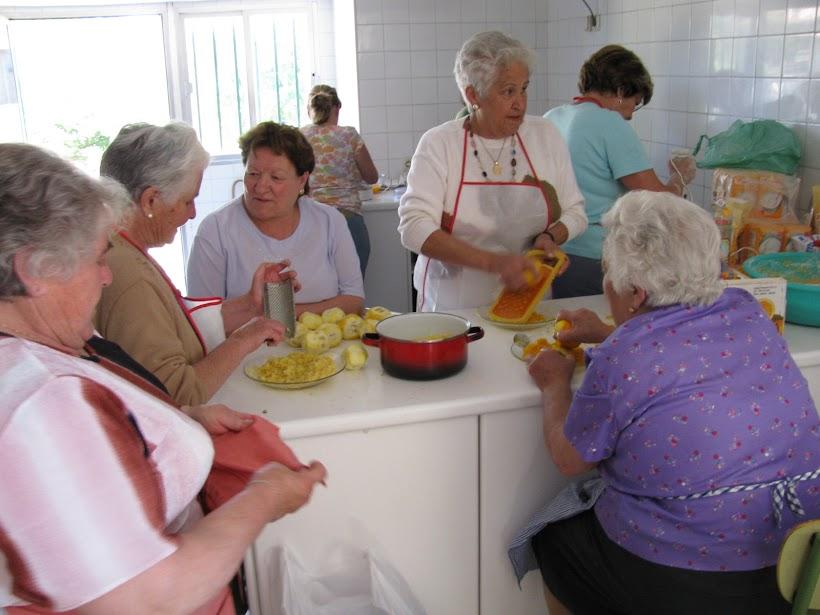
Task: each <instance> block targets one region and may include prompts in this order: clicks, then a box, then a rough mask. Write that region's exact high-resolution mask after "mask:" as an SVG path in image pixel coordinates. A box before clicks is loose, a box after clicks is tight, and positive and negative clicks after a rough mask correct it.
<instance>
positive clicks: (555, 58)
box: [547, 0, 820, 207]
mask: <svg viewBox="0 0 820 615" xmlns="http://www.w3.org/2000/svg"><path fill="white" fill-rule="evenodd" d="M589 4H590V6H591V7H592V8H593V10H595V12H596V13H600V14H601V16H602V19H601V23H602V28H601V31H600V32H595V33H588V32H585V31H584V24H585V14H586V12H587V11H586V9H585V7H584V6H583V3H582V2H580V0H579V1H578V2H574V1H564V0H548V8H549V10H548V15H547V18H548V22H547V58H548V67H547V74H548V79H547V91H548V94H549V96H548V105H549V106H550V107H551V106H554V105H557V104H561V103H565V102H567V101H568V100H569V99H570V98H571V97H572V96H573V95H575V94H576V93H577V90H576V85H575V82H576V79H577V74H578V69H579V68H580V66H581V64H582V63H583V61H584V59H585V58H586V57H588V56H589V54H591V53H592V52H593V51H595V50H596V49H597V48H599V47H600V46H601V45H604V44H607V43H620V44H623V45H625V46H627V47H629V48H630V49H632V50H633V51H635V53H637V54H638V55H639V56H640V57H641V58H642V59H643V61H644V63H645V64H646V66H647V68H648V69H649V72H650V74H651V75H652V78H653V81H654V82H655V95H654V97H653V99H652V102H651V103H650V105H649V106H648V107H647V108H646V109H642V110H640V111H639V112H638V113H636V114H635V119H634V120H633V122H634V124H635V129H636V130H637V132H638V134H639V135H640V137H641V139H642V140H643V142H644V144H645V146H646V149H647V152H649V153H650V155H651V160H652V162H653V164H654V166H655V168H656V170H657V172H658V173H659V174H660V175H661V176H662V177H666V175H667V171H666V160H667V158H668V154H669V151H670V150H671V149H673V148H675V147H680V146H685V147H690V148H691V147H694V146H695V144H696V143H697V140H698V137H699V136H700V135H701V134H704V133H705V134H708V135H714V134H715V133H717V132H720V131H721V130H724V129H725V128H727V127H728V126H729V125H730V124H731V123H732V122H733V121H734V120H735V119H743V120H749V119H752V118H768V119H776V120H779V121H781V122H783V123H784V124H787V125H789V126H791V127H792V128H793V129H794V130H795V132H796V133H797V135H798V138H799V139H800V141H801V143H802V144H803V164H802V168H801V169H799V170H798V173H799V174H800V175H802V177H803V188H802V190H801V197H800V200H801V205H802V206H803V207H808V204H809V199H810V186H811V185H812V184H816V183H820V142H819V141H818V137H820V34H819V33H818V27H817V20H818V15H817V4H818V3H817V1H816V0H708V1H702V0H688V1H687V0H591V1H590V2H589ZM709 182H711V174H710V173H708V172H704V171H702V172H699V174H698V178H697V179H696V184H697V185H696V186H695V187H694V189H693V190H692V192H693V198H694V200H696V201H698V202H700V203H706V202H707V200H708V190H706V189H705V186H706V185H708V184H709Z"/></svg>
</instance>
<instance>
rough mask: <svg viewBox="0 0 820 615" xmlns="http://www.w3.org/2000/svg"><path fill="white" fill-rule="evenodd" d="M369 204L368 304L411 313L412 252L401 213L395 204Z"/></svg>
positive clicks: (367, 211) (366, 210)
mask: <svg viewBox="0 0 820 615" xmlns="http://www.w3.org/2000/svg"><path fill="white" fill-rule="evenodd" d="M370 207H371V208H368V206H367V205H366V206H365V209H364V221H365V224H367V232H368V234H369V235H370V259H369V260H368V262H367V273H366V274H365V278H364V294H365V303H366V304H367V305H368V306H373V305H383V306H384V307H387V308H390V309H391V310H393V311H394V312H411V311H413V304H412V291H411V285H412V279H411V274H410V252H409V251H408V250H407V249H405V248H404V246H402V245H401V239H400V237H399V231H398V230H397V229H398V226H399V214H398V211H397V209H396V206H395V205H391V206H389V207H382V206H370Z"/></svg>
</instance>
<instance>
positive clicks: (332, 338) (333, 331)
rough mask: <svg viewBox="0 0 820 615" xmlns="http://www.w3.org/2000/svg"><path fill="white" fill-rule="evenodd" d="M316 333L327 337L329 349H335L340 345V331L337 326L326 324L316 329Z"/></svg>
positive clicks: (330, 323)
mask: <svg viewBox="0 0 820 615" xmlns="http://www.w3.org/2000/svg"><path fill="white" fill-rule="evenodd" d="M316 331H319V332H321V333H324V334H325V335H327V340H328V343H329V344H330V347H331V348H336V346H338V345H339V344H341V343H342V330H341V329H340V328H339V325H335V324H333V323H332V322H326V323H324V324H323V325H322V326H321V327H319V328H318V329H316Z"/></svg>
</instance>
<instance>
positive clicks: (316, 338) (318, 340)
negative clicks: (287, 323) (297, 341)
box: [302, 331, 330, 354]
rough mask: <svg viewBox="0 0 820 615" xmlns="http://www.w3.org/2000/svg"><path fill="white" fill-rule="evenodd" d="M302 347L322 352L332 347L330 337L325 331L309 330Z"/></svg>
mask: <svg viewBox="0 0 820 615" xmlns="http://www.w3.org/2000/svg"><path fill="white" fill-rule="evenodd" d="M302 348H304V349H305V350H307V351H308V352H312V353H314V354H320V353H322V352H325V351H326V350H329V349H330V339H329V338H328V336H327V333H325V332H324V331H308V332H307V333H305V337H304V338H303V339H302Z"/></svg>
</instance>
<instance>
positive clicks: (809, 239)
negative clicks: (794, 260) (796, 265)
mask: <svg viewBox="0 0 820 615" xmlns="http://www.w3.org/2000/svg"><path fill="white" fill-rule="evenodd" d="M786 251H787V252H817V251H820V234H817V235H808V234H801V235H792V236H791V238H790V239H789V244H788V245H787V246H786Z"/></svg>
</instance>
